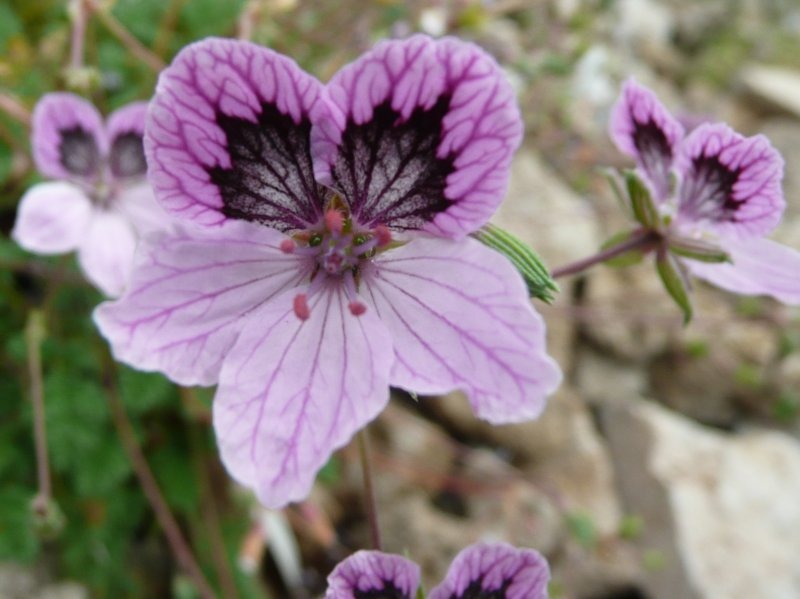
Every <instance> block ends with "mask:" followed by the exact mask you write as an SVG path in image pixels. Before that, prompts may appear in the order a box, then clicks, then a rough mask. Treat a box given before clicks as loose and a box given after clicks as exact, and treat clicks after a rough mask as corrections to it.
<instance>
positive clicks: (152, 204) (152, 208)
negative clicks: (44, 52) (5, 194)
mask: <svg viewBox="0 0 800 599" xmlns="http://www.w3.org/2000/svg"><path fill="white" fill-rule="evenodd" d="M146 111H147V103H145V102H135V103H132V104H128V105H127V106H124V107H122V108H120V109H119V110H117V111H116V112H113V113H112V114H111V115H110V116H109V118H108V120H107V122H106V123H103V119H102V117H101V116H100V114H99V113H98V112H97V109H95V107H94V106H92V105H91V104H90V103H89V102H87V101H86V100H83V99H82V98H80V97H78V96H75V95H73V94H68V93H52V94H47V95H46V96H44V97H43V98H42V99H41V100H40V101H39V103H38V104H37V105H36V107H35V109H34V111H33V123H32V126H33V131H32V146H33V157H34V160H35V161H36V166H37V168H38V170H39V172H40V173H41V174H42V175H44V176H45V177H49V178H51V179H54V181H48V182H45V183H40V184H38V185H34V186H33V187H31V188H30V189H29V190H28V191H27V193H26V194H25V195H24V196H23V198H22V200H21V202H20V205H19V208H18V211H17V220H16V223H15V225H14V229H13V231H12V236H13V238H14V239H15V240H16V241H17V243H19V244H20V245H21V246H22V247H23V248H25V249H27V250H30V251H33V252H36V253H40V254H61V253H65V252H71V251H73V250H77V252H78V262H79V264H80V266H81V268H82V269H83V271H84V273H85V274H86V277H87V278H88V279H89V280H90V281H91V282H92V283H93V284H95V285H96V286H97V287H98V288H99V289H100V290H101V291H103V293H105V294H106V295H108V296H112V297H116V296H118V295H120V294H121V293H122V292H123V291H124V289H125V287H126V286H127V283H128V280H129V278H130V272H131V268H132V265H133V254H134V250H135V249H136V242H137V238H138V237H139V236H140V235H142V234H145V233H147V232H148V231H151V230H156V229H160V228H163V227H165V226H167V222H168V217H167V215H166V213H165V212H164V211H163V210H162V209H161V208H160V207H159V206H158V204H157V203H156V201H155V199H154V197H153V193H152V191H151V189H150V186H149V185H148V184H147V182H146V180H145V177H144V176H145V173H146V170H147V169H146V163H145V157H144V149H143V146H142V136H143V132H144V122H145V114H146Z"/></svg>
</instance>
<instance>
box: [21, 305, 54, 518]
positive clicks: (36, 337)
mask: <svg viewBox="0 0 800 599" xmlns="http://www.w3.org/2000/svg"><path fill="white" fill-rule="evenodd" d="M44 336H45V323H44V313H43V312H42V311H41V310H38V309H32V310H31V311H30V313H29V314H28V323H27V325H26V326H25V345H26V349H27V358H28V376H29V378H30V385H31V389H30V392H31V404H32V405H33V437H34V445H35V448H36V473H37V479H38V484H39V491H38V494H37V495H36V498H35V499H34V507H35V509H36V510H37V511H40V512H41V513H44V511H45V510H47V507H48V505H49V504H50V498H51V496H52V486H51V484H50V460H49V458H48V455H47V424H46V419H45V411H44V384H43V377H42V354H41V346H42V341H43V340H44Z"/></svg>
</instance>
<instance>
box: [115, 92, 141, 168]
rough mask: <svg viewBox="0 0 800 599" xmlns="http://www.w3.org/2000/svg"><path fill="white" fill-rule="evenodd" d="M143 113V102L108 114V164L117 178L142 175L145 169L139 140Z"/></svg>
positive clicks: (128, 105) (127, 105)
mask: <svg viewBox="0 0 800 599" xmlns="http://www.w3.org/2000/svg"><path fill="white" fill-rule="evenodd" d="M146 115H147V102H133V103H131V104H126V105H125V106H123V107H122V108H120V109H119V110H115V111H114V112H112V113H111V115H110V116H109V117H108V124H107V126H106V131H107V133H108V138H109V140H110V141H109V143H110V146H111V147H110V149H109V151H108V152H109V153H108V166H109V169H110V170H111V174H112V175H114V177H116V178H118V179H126V178H128V177H144V175H145V173H146V172H147V162H146V161H145V158H144V145H143V141H142V138H143V136H144V122H145V116H146Z"/></svg>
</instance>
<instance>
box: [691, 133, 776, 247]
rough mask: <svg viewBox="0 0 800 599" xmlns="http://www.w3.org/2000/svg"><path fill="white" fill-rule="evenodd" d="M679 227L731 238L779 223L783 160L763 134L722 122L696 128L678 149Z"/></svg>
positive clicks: (760, 231)
mask: <svg viewBox="0 0 800 599" xmlns="http://www.w3.org/2000/svg"><path fill="white" fill-rule="evenodd" d="M676 165H677V169H678V171H679V173H680V174H681V176H682V178H683V181H682V183H681V188H680V194H679V198H678V217H677V218H678V221H679V223H678V224H680V225H681V226H687V225H688V226H692V225H695V224H700V225H701V226H702V225H705V226H708V227H709V228H711V229H712V230H713V231H715V232H716V233H719V234H720V235H726V236H730V237H734V238H740V239H741V238H744V237H757V236H762V235H765V234H767V233H768V232H769V231H771V230H772V229H773V228H774V227H775V225H777V224H778V222H779V221H780V219H781V215H782V214H783V209H784V206H785V202H784V199H783V192H782V190H781V179H782V178H783V158H781V155H780V154H779V153H778V151H777V150H776V149H775V148H773V147H772V145H771V144H770V143H769V140H767V138H766V137H764V136H763V135H756V136H754V137H744V136H742V135H739V134H738V133H736V132H735V131H734V130H733V129H731V128H730V127H728V126H727V125H725V124H723V123H715V124H705V125H700V126H699V127H698V128H697V129H695V130H694V131H692V133H691V134H689V136H688V137H687V138H686V140H685V141H684V142H683V144H681V146H680V149H679V152H678V156H677V159H676Z"/></svg>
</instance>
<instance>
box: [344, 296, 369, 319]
mask: <svg viewBox="0 0 800 599" xmlns="http://www.w3.org/2000/svg"><path fill="white" fill-rule="evenodd" d="M347 307H348V308H350V314H352V315H353V316H361V315H362V314H363V313H364V312H366V311H367V306H366V305H365V304H362V303H361V302H359V301H358V300H354V301H352V302H350V304H348V306H347Z"/></svg>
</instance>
